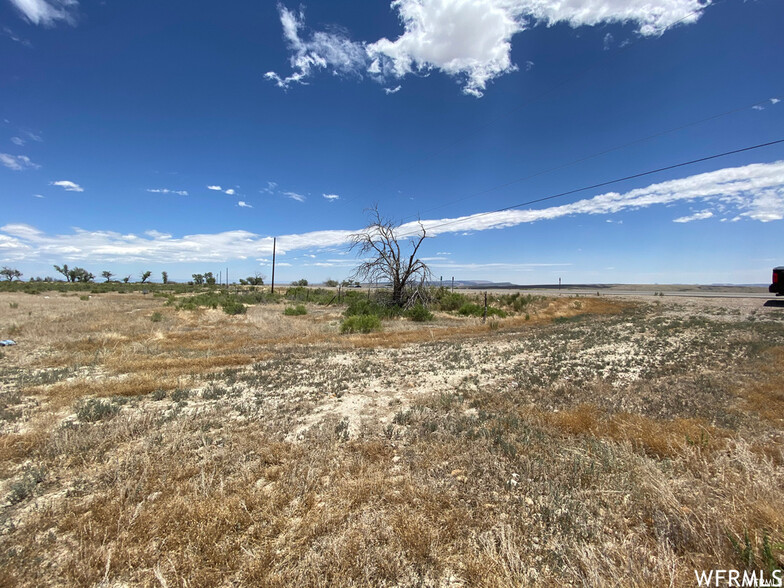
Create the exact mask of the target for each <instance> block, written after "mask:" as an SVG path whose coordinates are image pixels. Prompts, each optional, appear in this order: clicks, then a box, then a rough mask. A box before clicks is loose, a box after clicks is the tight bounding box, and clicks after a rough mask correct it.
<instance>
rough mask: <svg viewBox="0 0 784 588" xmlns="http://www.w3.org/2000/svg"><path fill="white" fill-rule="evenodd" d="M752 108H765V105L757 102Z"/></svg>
mask: <svg viewBox="0 0 784 588" xmlns="http://www.w3.org/2000/svg"><path fill="white" fill-rule="evenodd" d="M752 108H753V109H754V110H765V107H764V106H762V105H761V104H755V105H754V106H752Z"/></svg>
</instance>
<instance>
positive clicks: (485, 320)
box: [482, 292, 487, 323]
mask: <svg viewBox="0 0 784 588" xmlns="http://www.w3.org/2000/svg"><path fill="white" fill-rule="evenodd" d="M482 322H483V323H486V322H487V292H485V313H484V315H482Z"/></svg>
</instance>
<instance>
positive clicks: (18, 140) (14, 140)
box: [11, 137, 25, 147]
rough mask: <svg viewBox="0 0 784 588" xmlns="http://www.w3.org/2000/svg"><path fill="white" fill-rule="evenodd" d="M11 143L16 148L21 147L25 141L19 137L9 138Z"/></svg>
mask: <svg viewBox="0 0 784 588" xmlns="http://www.w3.org/2000/svg"><path fill="white" fill-rule="evenodd" d="M11 143H13V144H14V145H16V146H17V147H22V146H23V145H24V144H25V140H24V139H22V138H21V137H11Z"/></svg>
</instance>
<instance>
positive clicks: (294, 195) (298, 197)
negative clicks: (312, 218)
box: [283, 192, 306, 202]
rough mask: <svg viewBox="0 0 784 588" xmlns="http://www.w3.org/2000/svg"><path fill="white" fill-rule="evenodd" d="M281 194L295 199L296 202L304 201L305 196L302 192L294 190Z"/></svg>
mask: <svg viewBox="0 0 784 588" xmlns="http://www.w3.org/2000/svg"><path fill="white" fill-rule="evenodd" d="M283 195H284V196H285V197H286V198H291V199H292V200H296V201H297V202H305V200H306V198H305V197H304V196H303V195H302V194H297V193H296V192H283Z"/></svg>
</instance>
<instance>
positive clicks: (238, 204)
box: [237, 200, 253, 208]
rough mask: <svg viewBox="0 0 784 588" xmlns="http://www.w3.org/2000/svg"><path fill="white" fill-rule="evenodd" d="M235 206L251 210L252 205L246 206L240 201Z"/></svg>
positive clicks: (245, 203) (246, 204)
mask: <svg viewBox="0 0 784 588" xmlns="http://www.w3.org/2000/svg"><path fill="white" fill-rule="evenodd" d="M237 206H239V207H240V208H253V206H252V205H250V204H248V203H247V202H245V201H243V200H240V201H239V202H237Z"/></svg>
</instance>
